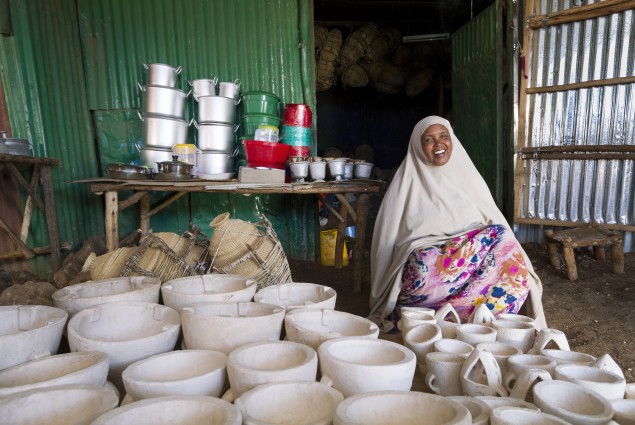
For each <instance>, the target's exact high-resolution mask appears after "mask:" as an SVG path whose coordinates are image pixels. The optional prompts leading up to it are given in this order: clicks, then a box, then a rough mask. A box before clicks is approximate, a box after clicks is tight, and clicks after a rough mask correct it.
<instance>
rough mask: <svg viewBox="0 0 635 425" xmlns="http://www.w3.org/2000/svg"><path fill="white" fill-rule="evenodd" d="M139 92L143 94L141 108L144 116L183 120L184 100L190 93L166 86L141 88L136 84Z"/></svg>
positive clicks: (139, 84)
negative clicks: (160, 116)
mask: <svg viewBox="0 0 635 425" xmlns="http://www.w3.org/2000/svg"><path fill="white" fill-rule="evenodd" d="M137 85H138V86H139V90H141V91H142V92H143V96H142V98H143V101H142V104H141V108H142V110H143V112H144V113H145V114H151V115H162V116H168V117H172V118H183V113H184V112H185V99H187V97H188V96H189V95H190V93H191V91H190V92H188V93H185V92H184V91H183V90H179V89H175V88H173V87H166V86H145V87H144V86H142V85H141V83H137Z"/></svg>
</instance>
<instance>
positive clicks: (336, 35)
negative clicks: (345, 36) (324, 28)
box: [319, 29, 342, 62]
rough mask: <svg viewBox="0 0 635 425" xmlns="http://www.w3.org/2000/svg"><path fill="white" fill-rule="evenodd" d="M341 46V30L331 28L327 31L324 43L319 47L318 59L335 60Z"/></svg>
mask: <svg viewBox="0 0 635 425" xmlns="http://www.w3.org/2000/svg"><path fill="white" fill-rule="evenodd" d="M341 48H342V31H340V30H338V29H332V30H330V31H329V33H328V35H327V36H326V40H325V41H324V45H323V46H322V48H321V49H320V57H319V59H321V60H325V61H329V62H335V60H336V59H337V56H338V55H339V54H340V49H341Z"/></svg>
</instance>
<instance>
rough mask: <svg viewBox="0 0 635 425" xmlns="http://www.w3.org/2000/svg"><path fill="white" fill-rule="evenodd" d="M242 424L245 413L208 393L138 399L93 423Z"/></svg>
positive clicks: (125, 424) (121, 424)
mask: <svg viewBox="0 0 635 425" xmlns="http://www.w3.org/2000/svg"><path fill="white" fill-rule="evenodd" d="M139 424H152V425H174V424H214V425H241V424H242V415H241V414H240V411H239V410H238V408H237V407H236V406H234V405H232V404H231V403H228V402H226V401H224V400H221V399H219V398H214V397H207V396H166V397H156V398H150V399H147V400H141V401H136V402H134V403H130V404H126V405H124V406H121V407H118V408H117V409H113V410H111V411H110V412H107V413H105V414H103V415H101V416H100V417H99V418H97V419H96V420H95V421H93V422H92V424H91V425H139Z"/></svg>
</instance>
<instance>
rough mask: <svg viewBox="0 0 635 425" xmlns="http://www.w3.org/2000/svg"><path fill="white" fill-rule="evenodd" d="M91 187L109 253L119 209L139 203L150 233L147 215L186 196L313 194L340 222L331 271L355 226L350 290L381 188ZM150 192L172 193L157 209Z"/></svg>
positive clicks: (357, 284)
mask: <svg viewBox="0 0 635 425" xmlns="http://www.w3.org/2000/svg"><path fill="white" fill-rule="evenodd" d="M81 182H89V183H91V186H90V190H91V191H92V192H93V193H95V194H103V195H104V200H105V227H106V247H107V249H108V251H112V250H115V249H117V248H118V247H119V211H122V210H124V209H126V208H128V207H130V206H131V205H134V204H136V203H139V208H140V223H139V224H140V225H139V228H140V230H141V231H142V232H148V231H149V230H150V217H152V216H153V215H155V214H157V213H158V212H159V211H161V210H162V209H164V208H165V207H167V206H168V205H170V204H171V203H173V202H174V201H176V200H177V199H179V198H181V197H182V196H184V195H186V194H188V193H190V192H207V193H220V192H230V193H241V194H293V195H311V196H316V197H318V198H319V199H320V200H322V202H324V204H325V205H326V206H327V208H328V209H329V211H330V212H331V213H332V214H333V215H334V216H335V217H336V219H337V220H338V228H337V230H338V231H337V241H336V245H335V268H336V269H339V268H342V258H343V256H342V254H343V251H344V238H345V233H346V226H347V222H348V219H349V218H350V219H351V221H352V222H353V223H354V224H355V233H356V234H355V238H354V245H353V247H354V249H353V258H352V259H351V264H352V267H353V291H355V292H358V291H361V288H362V262H363V256H364V240H365V237H366V221H367V218H368V198H369V195H368V194H369V193H373V192H378V191H379V188H380V187H381V186H382V185H383V184H384V182H383V181H378V180H348V181H337V182H320V183H317V182H315V183H280V184H254V183H238V182H237V181H211V180H199V179H193V180H188V181H157V180H113V179H110V178H105V177H104V178H97V179H87V180H81ZM122 190H125V191H132V194H131V195H130V196H129V197H128V198H127V199H125V200H122V201H120V200H119V192H120V191H122ZM150 192H173V193H172V194H170V195H168V196H167V197H166V198H165V199H164V200H163V201H161V202H160V203H159V204H158V205H156V206H154V207H151V206H150ZM330 193H332V194H334V195H335V197H336V198H337V200H338V201H339V204H340V206H339V209H336V208H335V207H334V206H333V205H331V204H330V203H329V202H328V201H327V200H326V199H325V197H323V196H322V195H324V194H330ZM348 193H354V194H356V195H357V203H356V208H353V206H352V205H351V204H350V203H349V202H348V199H347V196H345V195H346V194H348Z"/></svg>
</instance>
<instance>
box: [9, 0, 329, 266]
mask: <svg viewBox="0 0 635 425" xmlns="http://www.w3.org/2000/svg"><path fill="white" fill-rule="evenodd" d="M10 9H11V21H12V27H13V28H12V29H13V34H12V36H9V37H1V38H0V43H1V44H0V49H1V50H0V60H1V63H0V66H1V67H2V68H1V69H0V71H1V72H2V78H3V83H4V87H5V91H7V94H6V97H7V103H8V107H9V112H10V119H11V123H12V127H13V131H14V135H15V136H16V137H28V138H29V139H31V140H32V141H33V142H34V145H35V147H36V149H35V151H36V154H37V155H38V156H54V157H57V158H60V159H61V160H62V166H61V167H60V168H59V170H57V171H56V172H55V179H56V180H55V188H56V196H57V203H58V218H59V224H60V229H61V239H62V241H63V242H64V241H70V242H73V244H74V247H75V248H76V247H77V246H78V244H80V243H81V242H83V240H84V239H86V238H87V237H88V236H90V235H92V234H95V233H99V234H103V209H102V203H101V199H99V198H98V197H96V196H94V195H92V194H91V193H90V192H89V190H88V186H87V185H85V184H73V185H68V184H66V181H69V180H73V179H79V178H86V177H93V176H96V175H98V173H99V172H100V171H101V170H103V168H104V167H105V165H106V164H108V163H110V162H116V161H129V160H130V159H133V158H134V155H135V150H134V149H135V145H136V144H138V143H139V141H140V139H141V128H142V127H141V125H140V123H139V121H138V118H136V111H135V110H136V109H138V108H139V106H140V100H139V94H138V89H137V87H136V83H137V81H141V82H142V83H143V82H144V81H145V75H144V68H143V63H153V62H161V63H168V64H174V65H180V66H182V67H183V72H182V74H181V77H180V82H179V85H180V87H181V88H183V89H185V88H187V86H186V85H187V80H191V79H194V78H202V77H205V76H209V75H214V76H217V77H218V78H219V79H220V81H230V80H234V79H235V78H239V79H240V80H241V81H242V86H241V89H242V90H243V91H250V90H266V91H271V92H274V93H275V94H277V95H278V96H279V97H280V98H281V99H282V100H283V102H285V103H307V104H309V105H310V106H311V107H312V108H313V110H315V84H314V82H315V81H314V75H315V63H314V59H313V30H312V28H313V27H312V26H313V2H312V0H187V1H174V0H159V1H155V0H135V1H128V0H53V1H51V0H31V1H25V0H22V1H20V0H10ZM191 111H192V107H191V105H190V107H189V108H188V111H187V114H188V117H189V116H191V113H192V112H191ZM93 133H94V137H93ZM314 140H315V137H314ZM313 150H315V141H314V146H313ZM223 211H231V212H232V213H233V215H234V216H236V217H237V218H243V219H249V220H255V219H257V218H258V216H259V214H260V213H262V212H265V213H267V214H268V216H269V218H270V219H271V221H272V223H273V225H274V228H275V230H276V232H278V235H279V236H280V239H281V241H282V243H283V246H284V247H285V251H286V252H287V255H289V256H290V257H292V258H300V259H313V258H315V253H316V249H315V248H316V239H317V238H316V229H317V227H316V220H317V217H316V214H315V203H314V202H313V201H312V199H310V198H309V197H300V196H297V197H296V196H288V197H283V196H264V195H259V196H250V197H244V196H242V195H206V194H197V195H196V196H191V197H190V198H189V199H183V200H182V201H180V202H179V203H177V204H174V205H172V206H171V207H170V208H168V209H166V210H165V211H162V212H161V213H160V214H159V215H158V216H156V217H153V220H152V227H153V229H154V230H155V231H159V230H161V231H165V230H169V231H181V230H184V229H185V228H186V227H187V225H188V222H189V220H192V221H193V222H194V223H195V224H197V225H199V226H200V227H201V228H202V229H203V230H204V231H205V232H207V233H208V234H209V232H210V229H209V227H208V226H207V223H208V222H209V221H211V219H212V218H213V217H214V216H215V215H216V214H218V213H220V212H223ZM136 225H137V220H136V217H135V212H134V211H126V214H123V217H122V222H121V231H122V234H125V233H126V232H129V231H132V230H134V228H135V227H136ZM40 227H41V226H40ZM42 229H43V228H42ZM39 233H40V232H38V234H39ZM41 234H44V232H42V233H41Z"/></svg>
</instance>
